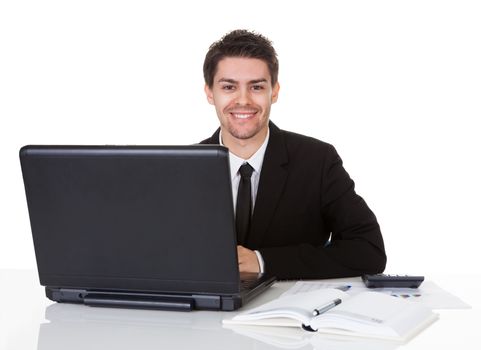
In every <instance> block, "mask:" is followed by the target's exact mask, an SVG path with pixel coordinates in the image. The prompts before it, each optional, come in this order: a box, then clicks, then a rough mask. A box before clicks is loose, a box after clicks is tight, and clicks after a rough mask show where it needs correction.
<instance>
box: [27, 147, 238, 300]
mask: <svg viewBox="0 0 481 350" xmlns="http://www.w3.org/2000/svg"><path fill="white" fill-rule="evenodd" d="M20 157H21V164H22V171H23V177H24V183H25V189H26V194H27V201H28V207H29V214H30V222H31V227H32V233H33V239H34V246H35V253H36V258H37V265H38V270H39V276H40V283H41V284H42V285H45V286H62V287H64V288H65V287H67V288H68V287H73V288H74V287H75V288H101V289H107V290H108V289H112V290H126V291H129V290H142V291H165V292H179V293H189V292H196V293H226V294H228V293H236V292H238V291H239V271H238V266H237V253H236V240H235V231H234V214H233V203H232V189H231V183H230V170H229V165H228V151H227V149H226V148H224V147H221V146H207V145H198V146H158V147H139V146H138V147H135V146H122V147H110V146H109V147H96V146H26V147H24V148H23V149H22V150H21V151H20Z"/></svg>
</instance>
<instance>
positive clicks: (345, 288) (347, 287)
mask: <svg viewBox="0 0 481 350" xmlns="http://www.w3.org/2000/svg"><path fill="white" fill-rule="evenodd" d="M336 289H339V290H342V291H343V292H347V291H348V290H349V289H351V286H350V285H346V286H339V287H336Z"/></svg>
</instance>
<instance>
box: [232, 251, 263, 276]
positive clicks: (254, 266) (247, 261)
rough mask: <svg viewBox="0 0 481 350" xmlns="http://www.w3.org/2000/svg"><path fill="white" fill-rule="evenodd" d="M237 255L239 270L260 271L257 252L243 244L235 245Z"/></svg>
mask: <svg viewBox="0 0 481 350" xmlns="http://www.w3.org/2000/svg"><path fill="white" fill-rule="evenodd" d="M237 257H238V263H239V271H240V272H255V273H259V272H260V267H259V261H258V260H257V254H256V253H255V252H254V251H253V250H250V249H247V248H244V247H243V246H240V245H238V246H237Z"/></svg>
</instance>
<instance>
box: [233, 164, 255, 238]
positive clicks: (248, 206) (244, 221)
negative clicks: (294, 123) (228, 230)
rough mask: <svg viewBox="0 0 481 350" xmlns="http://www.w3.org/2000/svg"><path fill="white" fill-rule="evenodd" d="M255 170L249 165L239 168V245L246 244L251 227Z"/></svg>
mask: <svg viewBox="0 0 481 350" xmlns="http://www.w3.org/2000/svg"><path fill="white" fill-rule="evenodd" d="M253 171H254V168H252V167H251V166H250V165H249V163H244V164H243V165H242V166H241V167H240V168H239V173H240V176H241V178H240V182H239V190H238V191H237V203H236V216H235V227H236V231H237V243H238V244H240V245H244V244H245V240H246V238H247V233H248V232H249V229H250V226H251V214H252V193H251V176H252V172H253Z"/></svg>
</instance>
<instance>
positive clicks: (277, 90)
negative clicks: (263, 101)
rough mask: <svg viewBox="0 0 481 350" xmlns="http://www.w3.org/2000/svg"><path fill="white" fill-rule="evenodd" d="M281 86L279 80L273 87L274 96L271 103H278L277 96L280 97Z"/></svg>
mask: <svg viewBox="0 0 481 350" xmlns="http://www.w3.org/2000/svg"><path fill="white" fill-rule="evenodd" d="M280 88H281V86H280V85H279V82H277V83H276V84H275V85H274V86H273V87H272V97H271V103H276V102H277V98H278V97H279V89H280Z"/></svg>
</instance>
